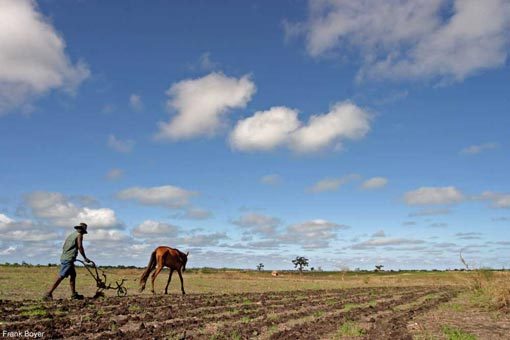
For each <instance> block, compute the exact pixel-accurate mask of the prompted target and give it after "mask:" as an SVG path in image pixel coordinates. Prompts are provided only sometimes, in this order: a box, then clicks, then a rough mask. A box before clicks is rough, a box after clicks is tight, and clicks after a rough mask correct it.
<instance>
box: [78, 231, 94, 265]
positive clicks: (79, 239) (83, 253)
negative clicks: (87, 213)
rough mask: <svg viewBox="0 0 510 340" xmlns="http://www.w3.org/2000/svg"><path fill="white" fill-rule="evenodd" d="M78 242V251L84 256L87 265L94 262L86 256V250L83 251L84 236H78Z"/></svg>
mask: <svg viewBox="0 0 510 340" xmlns="http://www.w3.org/2000/svg"><path fill="white" fill-rule="evenodd" d="M76 242H78V251H79V252H80V254H81V256H83V259H84V260H85V262H87V263H90V262H92V261H90V260H89V259H88V258H87V256H86V255H85V249H83V234H80V235H78V238H77V239H76Z"/></svg>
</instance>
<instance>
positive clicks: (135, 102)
mask: <svg viewBox="0 0 510 340" xmlns="http://www.w3.org/2000/svg"><path fill="white" fill-rule="evenodd" d="M129 106H130V107H131V109H133V110H134V111H138V112H139V111H142V110H143V102H142V97H141V96H140V95H139V94H135V93H133V94H131V95H130V96H129Z"/></svg>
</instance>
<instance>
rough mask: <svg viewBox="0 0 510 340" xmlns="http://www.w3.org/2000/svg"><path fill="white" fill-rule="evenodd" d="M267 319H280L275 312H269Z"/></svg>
mask: <svg viewBox="0 0 510 340" xmlns="http://www.w3.org/2000/svg"><path fill="white" fill-rule="evenodd" d="M267 319H268V320H271V321H276V320H278V314H276V313H274V312H273V313H269V314H267Z"/></svg>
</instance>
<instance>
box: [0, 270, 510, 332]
mask: <svg viewBox="0 0 510 340" xmlns="http://www.w3.org/2000/svg"><path fill="white" fill-rule="evenodd" d="M55 272H56V269H55V268H45V267H40V268H23V267H16V268H14V267H0V274H1V275H0V299H1V301H0V328H1V331H9V332H16V331H21V332H25V331H27V330H28V331H30V332H33V333H32V334H37V332H41V333H39V334H44V338H48V339H50V338H51V339H53V338H76V339H78V338H80V339H81V338H97V339H110V338H120V337H124V338H131V339H134V338H158V339H159V338H169V339H183V338H186V339H248V338H255V339H355V338H359V339H362V338H365V339H412V338H415V339H477V338H479V339H504V338H508V334H510V317H509V315H508V305H505V296H506V295H505V294H506V293H505V289H506V288H505V287H508V286H507V285H508V282H509V281H508V279H509V278H510V276H509V275H508V273H501V272H496V273H493V272H491V273H490V274H488V273H483V274H480V273H477V272H470V273H468V272H448V273H446V272H435V273H379V274H366V273H305V274H304V275H299V274H291V273H284V274H283V275H282V276H279V277H271V274H270V273H268V272H262V273H257V272H240V271H211V272H210V271H189V272H186V273H185V275H184V277H185V286H186V290H187V293H188V294H187V295H186V296H181V295H180V294H178V279H177V280H172V284H171V288H172V289H171V292H172V293H171V294H169V295H166V296H165V295H161V292H162V290H163V287H164V284H165V283H166V277H165V275H160V277H159V278H158V281H157V285H156V288H157V291H158V292H159V294H158V295H156V296H152V295H151V294H148V293H144V294H138V293H137V292H136V281H135V280H136V277H137V276H138V275H139V273H140V272H141V271H140V270H118V269H112V270H110V273H109V275H110V276H109V277H108V278H109V279H110V277H111V279H115V278H117V277H121V276H122V277H126V278H128V279H129V280H128V296H127V297H124V298H118V297H115V296H112V295H113V292H110V293H109V294H107V295H108V296H107V297H106V298H103V299H91V298H87V299H86V300H83V301H70V300H68V299H66V298H65V296H66V294H68V292H67V290H68V287H67V285H63V286H62V287H60V288H59V290H58V293H59V294H58V295H57V296H56V298H58V299H57V300H54V301H51V302H42V301H40V300H37V298H38V297H39V296H41V294H42V293H43V292H44V290H45V289H46V287H47V286H48V285H49V284H50V282H51V280H52V279H53V276H54V275H55ZM30 277H31V278H32V279H31V280H30V279H29V278H30ZM78 280H79V291H80V292H81V293H85V294H86V295H87V296H92V295H93V293H94V291H95V289H94V282H93V281H92V280H91V279H89V278H88V277H87V276H86V273H85V272H83V270H79V273H78Z"/></svg>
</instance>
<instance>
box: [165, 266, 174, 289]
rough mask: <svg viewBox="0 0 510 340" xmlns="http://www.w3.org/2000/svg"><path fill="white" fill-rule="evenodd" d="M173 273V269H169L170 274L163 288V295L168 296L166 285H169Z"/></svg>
mask: <svg viewBox="0 0 510 340" xmlns="http://www.w3.org/2000/svg"><path fill="white" fill-rule="evenodd" d="M173 273H174V270H173V269H170V274H168V281H167V283H166V287H165V294H168V285H169V284H170V280H172V274H173Z"/></svg>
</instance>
